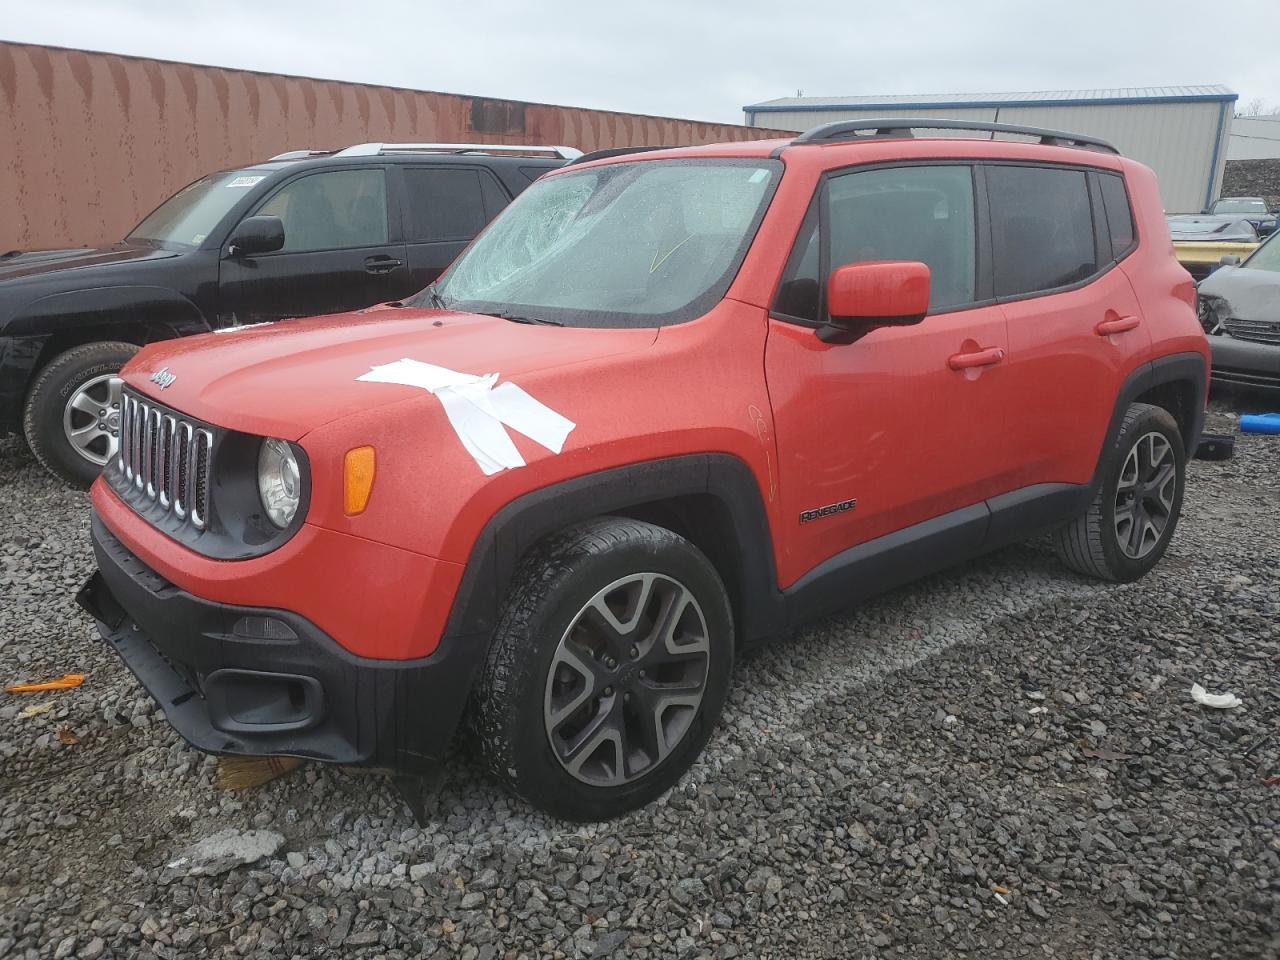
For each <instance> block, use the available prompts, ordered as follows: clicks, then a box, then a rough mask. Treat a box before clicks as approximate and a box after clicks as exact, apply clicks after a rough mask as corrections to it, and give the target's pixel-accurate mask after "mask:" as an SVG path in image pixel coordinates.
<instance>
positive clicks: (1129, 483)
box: [1116, 447, 1139, 492]
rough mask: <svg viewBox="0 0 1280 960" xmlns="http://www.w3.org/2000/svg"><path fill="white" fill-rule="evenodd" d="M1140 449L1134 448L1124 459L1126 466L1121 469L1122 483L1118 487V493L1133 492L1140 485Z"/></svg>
mask: <svg viewBox="0 0 1280 960" xmlns="http://www.w3.org/2000/svg"><path fill="white" fill-rule="evenodd" d="M1138 473H1139V469H1138V448H1137V447H1134V448H1133V449H1132V450H1130V451H1129V455H1128V456H1127V457H1125V458H1124V466H1123V467H1121V468H1120V482H1119V483H1118V484H1117V485H1116V491H1117V492H1123V491H1125V490H1132V489H1133V488H1134V487H1136V486H1137V485H1138Z"/></svg>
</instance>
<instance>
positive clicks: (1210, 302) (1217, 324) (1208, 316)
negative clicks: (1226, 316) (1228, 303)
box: [1196, 294, 1222, 334]
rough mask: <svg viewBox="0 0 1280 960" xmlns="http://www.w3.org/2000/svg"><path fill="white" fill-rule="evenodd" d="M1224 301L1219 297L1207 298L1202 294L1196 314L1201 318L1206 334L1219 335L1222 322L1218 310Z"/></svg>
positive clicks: (1201, 324)
mask: <svg viewBox="0 0 1280 960" xmlns="http://www.w3.org/2000/svg"><path fill="white" fill-rule="evenodd" d="M1221 303H1222V301H1221V299H1220V298H1219V297H1207V296H1205V295H1204V294H1200V298H1199V303H1198V304H1197V305H1196V312H1197V313H1198V314H1199V316H1200V326H1201V327H1203V328H1204V332H1205V333H1209V334H1213V333H1218V332H1219V331H1220V330H1221V329H1222V320H1221V319H1220V318H1219V316H1218V309H1219V307H1220V305H1221Z"/></svg>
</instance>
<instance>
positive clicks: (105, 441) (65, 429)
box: [22, 342, 138, 487]
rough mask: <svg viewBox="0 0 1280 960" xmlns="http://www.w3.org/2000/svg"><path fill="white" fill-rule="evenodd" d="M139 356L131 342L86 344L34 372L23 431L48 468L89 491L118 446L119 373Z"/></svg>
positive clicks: (74, 348)
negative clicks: (133, 358) (88, 488)
mask: <svg viewBox="0 0 1280 960" xmlns="http://www.w3.org/2000/svg"><path fill="white" fill-rule="evenodd" d="M137 352H138V348H137V347H136V346H134V345H133V344H131V343H118V342H107V343H85V344H81V345H80V346H78V347H72V348H71V349H70V350H67V351H66V352H65V353H61V354H59V355H58V356H56V357H54V358H53V359H52V360H51V361H49V363H47V364H45V366H44V367H43V368H42V369H41V370H40V372H39V373H38V374H36V377H35V381H34V383H32V385H31V390H30V391H29V392H28V393H27V402H26V406H25V407H24V408H23V415H22V428H23V432H24V433H25V434H26V437H27V443H28V444H29V445H30V447H31V452H32V453H34V454H35V455H36V458H37V459H38V460H39V461H40V462H41V463H42V464H44V466H45V468H46V469H47V470H48V471H49V472H50V473H53V474H55V475H57V476H59V477H61V478H62V479H63V480H67V481H69V482H70V483H74V484H75V485H76V486H80V487H87V486H89V484H91V483H93V481H94V480H95V479H96V478H97V476H98V474H100V473H101V472H102V468H103V467H104V466H106V464H107V463H109V462H110V461H111V458H112V457H114V456H115V454H116V451H117V449H118V448H119V445H120V395H119V391H118V389H117V387H116V386H115V385H114V379H115V376H116V374H117V373H118V372H119V371H120V368H121V367H122V366H124V365H125V364H126V363H127V362H128V361H129V358H130V357H132V356H133V355H134V354H135V353H137Z"/></svg>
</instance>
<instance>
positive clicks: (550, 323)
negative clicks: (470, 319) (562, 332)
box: [484, 310, 564, 327]
mask: <svg viewBox="0 0 1280 960" xmlns="http://www.w3.org/2000/svg"><path fill="white" fill-rule="evenodd" d="M484 315H485V316H486V317H497V318H498V319H499V320H510V321H511V322H512V323H536V324H539V325H541V326H547V327H563V326H564V324H563V323H561V322H560V321H559V320H548V319H547V318H546V317H522V316H520V315H519V314H516V313H504V312H502V311H501V310H499V311H497V312H495V313H486V314H484Z"/></svg>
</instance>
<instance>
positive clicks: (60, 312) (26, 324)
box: [3, 284, 213, 337]
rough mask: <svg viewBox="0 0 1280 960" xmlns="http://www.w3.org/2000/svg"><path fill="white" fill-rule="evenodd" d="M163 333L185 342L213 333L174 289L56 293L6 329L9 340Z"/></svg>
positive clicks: (114, 288)
mask: <svg viewBox="0 0 1280 960" xmlns="http://www.w3.org/2000/svg"><path fill="white" fill-rule="evenodd" d="M85 326H93V327H124V326H128V327H132V328H137V329H157V328H159V329H162V330H164V331H166V332H167V333H168V334H169V335H170V336H174V337H181V336H187V335H189V334H193V333H206V332H208V331H209V330H212V329H213V327H212V326H211V325H210V323H209V321H208V320H207V319H206V318H205V316H204V314H202V313H201V312H200V308H199V307H197V306H196V305H195V304H194V303H193V302H192V301H191V300H190V299H189V298H187V297H185V296H183V295H182V294H181V293H179V292H178V291H176V290H174V289H172V288H170V287H158V286H147V285H141V284H129V285H125V286H112V287H90V288H87V289H83V290H69V291H67V292H65V293H54V294H50V295H49V296H47V297H41V298H40V299H38V300H33V301H31V302H30V303H28V304H27V305H26V306H24V307H23V308H22V309H20V310H19V311H18V312H17V313H16V314H15V315H14V317H13V319H12V320H10V321H9V323H7V324H6V325H5V328H4V331H3V332H4V334H5V335H6V336H13V337H22V336H51V335H57V334H61V333H65V332H67V331H73V330H75V329H77V328H81V327H85Z"/></svg>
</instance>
